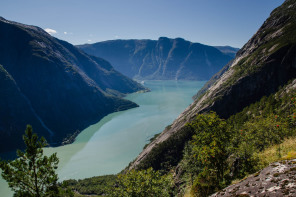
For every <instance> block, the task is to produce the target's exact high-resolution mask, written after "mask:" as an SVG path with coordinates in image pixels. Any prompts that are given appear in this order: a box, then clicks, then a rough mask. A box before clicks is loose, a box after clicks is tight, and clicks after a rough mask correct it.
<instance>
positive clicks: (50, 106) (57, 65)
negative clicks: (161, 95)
mask: <svg viewBox="0 0 296 197" xmlns="http://www.w3.org/2000/svg"><path fill="white" fill-rule="evenodd" d="M0 43H1V44H0V64H1V65H2V66H0V92H1V94H0V98H1V102H0V117H1V118H0V134H1V139H0V152H5V151H12V150H15V149H16V148H22V147H23V143H22V134H23V132H24V129H25V127H26V124H31V125H32V126H33V128H34V130H35V132H37V133H38V135H40V136H41V135H42V136H45V137H46V139H48V140H49V142H50V144H51V145H59V144H61V142H62V141H63V139H64V138H65V137H67V135H72V134H73V133H74V132H76V131H77V130H83V129H84V128H86V127H87V126H89V125H90V124H93V123H95V122H97V121H99V120H100V119H101V118H102V117H104V116H105V115H107V114H109V113H112V112H114V111H120V110H125V109H129V108H132V107H136V106H137V104H135V103H132V102H130V101H128V100H125V99H122V98H120V97H121V96H123V95H124V94H126V93H132V92H136V91H140V90H145V88H143V87H142V86H141V85H140V84H138V83H136V82H135V81H133V80H131V79H129V78H127V77H125V76H124V75H122V74H120V73H119V72H117V71H116V70H115V69H114V68H113V67H112V66H111V65H110V63H108V62H107V61H105V60H103V59H101V58H97V57H92V56H89V55H87V54H85V53H84V52H82V51H81V50H80V49H78V48H76V47H74V46H73V45H71V44H69V43H67V42H65V41H62V40H58V39H56V38H54V37H52V36H50V35H49V34H47V33H46V32H45V31H44V30H42V29H41V28H39V27H35V26H30V25H24V24H20V23H16V22H12V21H8V20H5V19H4V18H0Z"/></svg>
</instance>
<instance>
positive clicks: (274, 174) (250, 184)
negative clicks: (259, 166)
mask: <svg viewBox="0 0 296 197" xmlns="http://www.w3.org/2000/svg"><path fill="white" fill-rule="evenodd" d="M220 196H240V197H251V196H262V197H263V196H274V197H278V196H296V159H294V160H285V161H280V162H275V163H272V164H270V165H269V166H268V167H266V168H264V169H263V170H261V171H260V172H257V173H255V174H253V175H251V176H249V177H248V178H246V179H245V180H243V181H241V182H239V183H237V184H233V185H230V186H228V187H227V188H225V189H223V190H221V191H219V192H217V193H215V194H213V195H211V197H220Z"/></svg>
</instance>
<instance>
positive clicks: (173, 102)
mask: <svg viewBox="0 0 296 197" xmlns="http://www.w3.org/2000/svg"><path fill="white" fill-rule="evenodd" d="M204 83H205V82H204V81H145V84H144V85H145V86H146V87H148V88H150V89H151V92H147V93H134V94H130V95H128V96H127V97H126V98H127V99H129V100H131V101H134V102H135V103H137V104H138V105H139V106H140V107H138V108H133V109H129V110H126V111H122V112H116V113H112V114H110V115H108V116H106V117H104V118H103V119H102V120H101V121H100V122H98V123H97V124H94V125H92V126H90V127H88V128H87V129H85V130H83V131H82V132H81V133H80V134H79V135H78V137H77V138H76V140H75V142H74V143H73V144H69V145H66V146H61V147H56V148H45V149H44V152H45V153H46V154H52V153H54V152H57V155H58V157H59V158H60V163H59V168H58V175H59V178H60V180H61V181H62V180H65V179H82V178H86V177H93V176H99V175H106V174H115V173H118V172H120V171H121V170H122V169H123V168H125V167H126V166H127V165H128V164H129V162H131V161H132V160H133V159H135V158H136V156H137V155H138V154H139V153H140V152H141V151H142V149H143V147H144V145H145V144H147V143H148V142H149V139H150V138H151V137H153V136H154V135H155V134H157V133H159V132H161V131H162V130H163V129H164V128H165V127H166V126H167V125H169V124H171V123H172V122H173V121H174V119H176V118H177V117H178V115H179V114H180V113H181V112H182V111H183V110H184V109H185V108H186V107H187V106H188V105H189V104H190V103H192V96H193V95H194V94H195V93H196V92H197V91H198V90H199V89H200V88H201V87H202V86H203V85H204ZM0 196H12V192H10V190H9V188H8V185H7V184H6V183H5V182H4V180H2V179H0Z"/></svg>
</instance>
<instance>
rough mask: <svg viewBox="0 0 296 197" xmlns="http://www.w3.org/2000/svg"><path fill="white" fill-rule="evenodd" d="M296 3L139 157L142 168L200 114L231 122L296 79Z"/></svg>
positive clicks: (289, 1) (291, 0)
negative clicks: (155, 151)
mask: <svg viewBox="0 0 296 197" xmlns="http://www.w3.org/2000/svg"><path fill="white" fill-rule="evenodd" d="M295 35H296V1H295V0H286V1H285V2H284V3H283V5H281V6H280V7H278V8H276V9H275V10H274V11H273V12H272V13H271V15H270V17H269V18H268V19H267V20H266V21H265V22H264V24H263V25H262V26H261V28H260V29H259V30H258V31H257V33H256V34H255V35H254V36H253V37H252V38H251V39H250V40H249V41H248V42H247V43H246V44H245V45H244V47H243V48H242V49H240V50H239V51H238V53H237V55H236V57H235V59H234V60H233V61H231V62H229V63H228V64H227V65H226V66H225V67H224V68H223V69H222V70H221V71H220V72H219V73H217V74H216V75H214V76H213V78H212V79H211V80H210V81H209V82H208V83H207V84H206V85H205V87H204V88H203V89H202V90H201V92H199V93H198V94H197V95H196V100H195V101H194V102H193V103H192V104H191V105H190V106H189V107H188V108H187V109H186V110H185V111H184V112H183V113H182V114H181V115H180V116H179V117H178V118H177V119H176V120H175V121H174V122H173V124H172V125H171V126H170V127H167V128H166V129H165V130H164V131H163V132H162V133H161V134H160V135H159V136H158V137H157V138H156V139H155V140H154V141H153V142H152V143H150V145H149V146H147V147H146V149H144V150H143V152H142V153H141V154H140V155H139V156H138V157H137V159H136V160H135V162H134V163H133V164H132V165H131V168H134V167H136V166H137V165H139V164H140V163H141V162H142V161H143V160H145V158H146V157H147V155H148V154H149V153H150V152H151V150H152V149H153V148H154V147H155V145H156V144H159V143H161V142H163V141H165V140H167V139H168V138H169V137H170V136H171V135H172V134H173V133H176V132H180V131H182V130H181V128H183V127H184V125H185V124H186V123H187V122H189V121H191V120H193V119H194V117H195V116H196V114H198V113H204V112H209V111H215V112H216V113H217V114H218V115H219V116H220V117H222V118H228V117H229V116H231V115H232V114H235V113H237V112H239V111H241V110H242V109H243V108H244V107H246V106H248V105H250V104H251V103H254V102H256V101H258V100H259V99H260V98H261V97H262V96H267V95H270V94H272V93H275V92H276V91H277V90H278V89H279V87H280V86H283V85H285V84H287V83H288V81H289V80H292V79H294V78H295V77H296V36H295Z"/></svg>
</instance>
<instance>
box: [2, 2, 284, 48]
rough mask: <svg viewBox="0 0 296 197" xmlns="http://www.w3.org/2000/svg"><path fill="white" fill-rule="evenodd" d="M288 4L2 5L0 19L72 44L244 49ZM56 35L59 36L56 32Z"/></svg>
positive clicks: (91, 3)
mask: <svg viewBox="0 0 296 197" xmlns="http://www.w3.org/2000/svg"><path fill="white" fill-rule="evenodd" d="M283 2H284V0H1V2H0V16H2V17H4V18H6V19H8V20H13V21H17V22H21V23H25V24H30V25H36V26H39V27H42V28H44V29H46V28H49V29H52V30H55V31H56V33H54V34H52V35H53V36H55V37H57V38H60V39H63V40H66V41H68V42H70V43H72V44H84V43H94V42H98V41H104V40H113V39H158V37H160V36H167V37H170V38H176V37H182V38H184V39H186V40H189V41H192V42H200V43H203V44H208V45H221V46H222V45H230V46H234V47H242V46H243V45H244V44H245V43H246V42H247V41H248V40H249V39H250V38H251V36H252V35H253V34H254V33H255V32H256V31H257V30H258V28H259V27H260V26H261V25H262V23H263V22H264V21H265V19H266V18H267V17H268V16H269V14H270V12H271V11H272V10H273V9H274V8H276V7H278V6H279V5H281V4H282V3H283ZM53 32H54V31H53Z"/></svg>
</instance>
